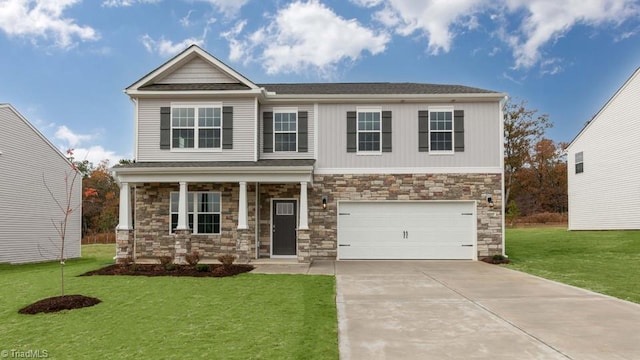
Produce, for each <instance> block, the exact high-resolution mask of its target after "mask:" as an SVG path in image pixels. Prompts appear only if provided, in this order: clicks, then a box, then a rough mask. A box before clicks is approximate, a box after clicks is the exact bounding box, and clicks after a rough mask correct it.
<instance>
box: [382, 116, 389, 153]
mask: <svg viewBox="0 0 640 360" xmlns="http://www.w3.org/2000/svg"><path fill="white" fill-rule="evenodd" d="M382 152H391V111H383V112H382Z"/></svg>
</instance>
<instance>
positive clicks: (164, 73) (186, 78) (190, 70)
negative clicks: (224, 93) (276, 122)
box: [125, 45, 258, 93]
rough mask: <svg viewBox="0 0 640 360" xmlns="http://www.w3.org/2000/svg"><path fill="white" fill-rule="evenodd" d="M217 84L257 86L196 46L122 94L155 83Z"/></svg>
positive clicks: (192, 46) (144, 77)
mask: <svg viewBox="0 0 640 360" xmlns="http://www.w3.org/2000/svg"><path fill="white" fill-rule="evenodd" d="M194 83H221V84H240V85H243V86H244V87H247V88H249V89H258V86H256V84H254V83H253V82H252V81H250V80H249V79H247V78H245V77H244V76H243V75H242V74H240V73H238V72H237V71H235V70H233V69H232V68H230V67H229V66H227V65H226V64H225V63H223V62H222V61H220V60H218V59H217V58H216V57H214V56H213V55H211V54H209V53H208V52H206V51H204V50H203V49H202V48H200V47H199V46H197V45H191V46H189V47H188V48H187V49H185V50H184V51H183V52H181V53H180V54H178V55H176V56H174V57H173V58H172V59H170V60H169V61H167V62H165V63H164V64H162V65H160V66H159V67H158V68H156V69H155V70H153V71H151V72H150V73H149V74H147V75H145V76H143V77H142V78H141V79H140V80H138V81H136V82H135V83H133V84H131V85H130V86H129V87H127V88H126V89H125V92H126V93H130V92H133V91H136V90H139V89H140V88H142V87H147V86H152V85H156V84H194Z"/></svg>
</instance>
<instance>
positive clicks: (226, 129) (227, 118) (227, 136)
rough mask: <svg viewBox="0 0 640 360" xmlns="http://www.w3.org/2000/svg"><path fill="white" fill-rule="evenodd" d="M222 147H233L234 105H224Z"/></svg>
mask: <svg viewBox="0 0 640 360" xmlns="http://www.w3.org/2000/svg"><path fill="white" fill-rule="evenodd" d="M222 148H223V149H233V106H223V107H222Z"/></svg>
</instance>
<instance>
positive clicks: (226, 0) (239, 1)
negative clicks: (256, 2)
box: [198, 0, 249, 16]
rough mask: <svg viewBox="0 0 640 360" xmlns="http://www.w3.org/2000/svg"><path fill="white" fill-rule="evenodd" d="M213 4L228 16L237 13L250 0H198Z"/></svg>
mask: <svg viewBox="0 0 640 360" xmlns="http://www.w3.org/2000/svg"><path fill="white" fill-rule="evenodd" d="M198 1H201V2H206V3H209V4H211V5H212V6H213V7H215V8H216V9H218V10H219V11H221V12H222V13H224V14H225V15H228V16H234V15H237V14H238V12H240V9H241V8H242V7H243V6H244V5H246V4H247V3H248V2H249V0H198Z"/></svg>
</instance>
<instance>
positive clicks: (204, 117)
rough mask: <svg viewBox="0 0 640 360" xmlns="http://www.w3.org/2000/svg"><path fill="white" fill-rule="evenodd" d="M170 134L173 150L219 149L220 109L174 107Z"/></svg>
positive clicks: (213, 107)
mask: <svg viewBox="0 0 640 360" xmlns="http://www.w3.org/2000/svg"><path fill="white" fill-rule="evenodd" d="M196 116H197V118H196ZM196 120H197V121H196ZM171 133H172V135H171V144H172V145H171V147H172V148H174V149H220V148H221V143H222V141H221V137H222V136H221V135H222V107H220V106H174V107H173V108H172V109H171Z"/></svg>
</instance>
